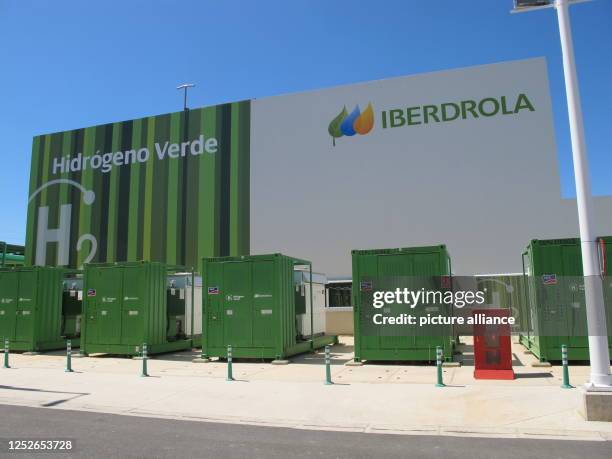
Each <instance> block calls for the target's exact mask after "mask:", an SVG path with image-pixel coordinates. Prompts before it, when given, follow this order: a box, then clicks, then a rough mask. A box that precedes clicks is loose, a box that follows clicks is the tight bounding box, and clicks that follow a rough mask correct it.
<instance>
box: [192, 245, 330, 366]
mask: <svg viewBox="0 0 612 459" xmlns="http://www.w3.org/2000/svg"><path fill="white" fill-rule="evenodd" d="M305 265H306V266H310V265H311V264H310V262H309V261H305V260H300V259H297V258H291V257H288V256H285V255H281V254H271V255H252V256H241V257H221V258H205V259H204V260H203V269H202V278H203V283H204V285H203V287H204V288H203V295H202V307H203V313H202V317H203V321H204V328H203V351H202V355H203V357H226V355H227V346H228V345H231V346H232V351H233V356H234V357H239V358H240V357H242V358H261V359H277V360H281V359H284V358H286V357H289V356H291V355H295V354H299V353H302V352H307V351H310V350H313V349H315V348H319V347H322V346H325V345H326V344H331V343H333V342H335V341H336V337H334V336H325V335H324V336H315V337H312V336H310V337H309V338H302V337H301V333H300V330H299V326H298V321H297V319H298V315H299V314H300V313H303V310H301V306H300V304H302V303H303V301H302V300H301V299H300V301H298V302H296V295H298V296H299V295H302V296H303V295H308V294H310V292H309V289H303V288H302V286H301V285H297V284H296V283H295V280H294V270H295V268H296V267H297V266H305ZM296 303H297V304H296Z"/></svg>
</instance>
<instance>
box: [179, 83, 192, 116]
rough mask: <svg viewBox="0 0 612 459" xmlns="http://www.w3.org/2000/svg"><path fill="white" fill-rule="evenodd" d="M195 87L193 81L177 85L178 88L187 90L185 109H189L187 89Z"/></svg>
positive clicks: (184, 98) (184, 99) (184, 101)
mask: <svg viewBox="0 0 612 459" xmlns="http://www.w3.org/2000/svg"><path fill="white" fill-rule="evenodd" d="M193 87H195V84H192V83H184V84H181V85H179V86H177V87H176V89H179V90H180V89H183V90H184V91H185V95H184V97H183V110H187V90H188V89H189V88H193Z"/></svg>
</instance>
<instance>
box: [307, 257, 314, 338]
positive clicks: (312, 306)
mask: <svg viewBox="0 0 612 459" xmlns="http://www.w3.org/2000/svg"><path fill="white" fill-rule="evenodd" d="M308 269H309V271H310V341H311V343H310V346H311V347H310V348H311V349H312V350H314V304H312V263H310V264H309V265H308Z"/></svg>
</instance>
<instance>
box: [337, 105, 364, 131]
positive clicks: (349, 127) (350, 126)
mask: <svg viewBox="0 0 612 459" xmlns="http://www.w3.org/2000/svg"><path fill="white" fill-rule="evenodd" d="M359 115H361V111H359V105H357V106H356V107H355V110H353V111H352V112H351V114H350V115H349V116H347V117H346V118H345V119H344V121H342V124H341V125H340V130H341V131H342V133H343V134H344V135H346V136H349V137H350V136H353V135H355V134H357V132H356V131H355V127H354V124H355V120H356V119H357V118H358V117H359Z"/></svg>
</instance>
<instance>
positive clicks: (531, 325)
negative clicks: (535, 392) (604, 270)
mask: <svg viewBox="0 0 612 459" xmlns="http://www.w3.org/2000/svg"><path fill="white" fill-rule="evenodd" d="M607 252H608V256H610V255H612V250H611V247H610V246H609V245H608V248H607ZM526 256H527V260H526V271H527V272H526V275H527V277H528V282H527V303H528V308H527V309H528V315H527V318H528V331H527V332H526V335H527V336H521V342H522V343H523V344H525V345H526V346H527V347H528V348H529V349H530V350H531V352H532V353H533V354H534V355H535V356H536V357H537V358H539V359H540V360H541V361H546V360H553V361H558V360H561V345H563V344H565V345H567V346H568V358H569V359H570V360H588V358H589V346H588V337H587V326H586V304H585V296H584V280H583V279H582V254H581V248H580V240H579V239H558V240H534V241H532V242H531V243H530V244H529V246H528V247H527V251H526ZM552 276H555V277H554V279H555V280H554V282H550V281H549V282H547V281H546V279H551V278H552ZM607 283H609V280H608V281H606V280H605V279H604V296H605V295H606V294H605V286H606V284H607ZM609 298H610V297H608V298H606V307H607V321H608V324H610V316H611V315H612V314H611V311H610V307H611V305H610V300H609ZM611 332H612V330H611V329H610V328H608V334H609V335H610V334H612V333H611ZM610 342H611V343H612V339H611V340H610Z"/></svg>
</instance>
